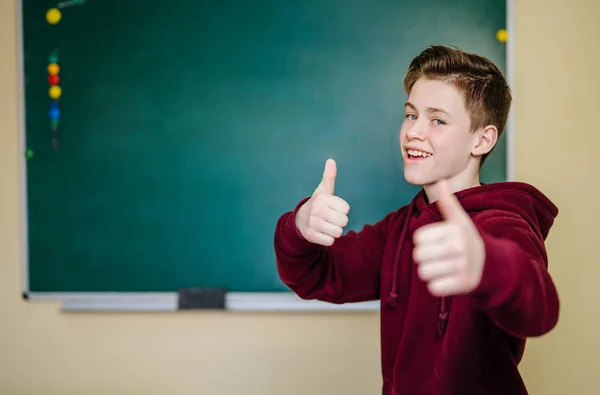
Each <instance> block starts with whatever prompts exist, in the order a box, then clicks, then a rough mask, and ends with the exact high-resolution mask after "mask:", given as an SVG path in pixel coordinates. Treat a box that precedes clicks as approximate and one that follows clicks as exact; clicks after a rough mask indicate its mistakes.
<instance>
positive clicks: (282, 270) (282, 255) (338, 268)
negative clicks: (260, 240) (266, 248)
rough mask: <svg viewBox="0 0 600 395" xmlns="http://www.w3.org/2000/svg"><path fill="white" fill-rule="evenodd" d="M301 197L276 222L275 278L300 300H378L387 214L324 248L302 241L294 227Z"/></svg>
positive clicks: (341, 301) (338, 301)
mask: <svg viewBox="0 0 600 395" xmlns="http://www.w3.org/2000/svg"><path fill="white" fill-rule="evenodd" d="M306 200H308V199H304V200H302V201H301V202H300V203H299V204H298V205H297V206H296V208H295V209H294V211H290V212H288V213H285V214H283V215H282V216H281V217H280V218H279V220H278V222H277V227H276V230H275V240H274V244H275V256H276V260H277V270H278V272H279V276H280V278H281V280H282V281H283V282H284V283H285V284H286V285H287V286H288V287H289V288H290V289H291V290H292V291H294V292H295V293H296V294H297V295H298V296H299V297H301V298H302V299H318V300H321V301H325V302H330V303H347V302H362V301H368V300H376V299H378V298H379V272H380V265H381V260H382V257H383V250H384V245H385V240H386V233H387V223H388V221H389V217H390V214H388V215H387V216H386V217H385V218H384V219H383V220H381V221H380V222H378V223H376V224H375V225H366V226H364V227H363V228H362V230H360V231H359V232H356V231H349V232H347V233H346V234H344V235H343V236H342V237H340V238H338V239H336V240H335V242H334V243H333V245H332V246H330V247H325V246H321V245H318V244H313V243H311V242H309V241H307V240H306V239H305V238H304V237H303V236H302V235H301V234H300V232H299V231H298V229H297V228H296V213H297V211H298V209H299V208H300V207H301V206H302V204H304V203H305V202H306Z"/></svg>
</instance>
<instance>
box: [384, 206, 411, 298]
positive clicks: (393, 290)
mask: <svg viewBox="0 0 600 395" xmlns="http://www.w3.org/2000/svg"><path fill="white" fill-rule="evenodd" d="M415 202H416V199H413V200H412V201H411V202H410V204H409V206H408V208H407V210H406V214H404V219H403V221H404V223H403V224H402V232H400V239H399V241H398V248H397V249H396V258H395V259H394V270H393V274H392V288H391V290H390V294H389V295H388V298H387V305H388V306H389V307H391V308H392V309H394V308H396V304H397V302H398V293H397V292H396V285H397V279H398V266H400V254H401V253H402V246H403V245H404V239H405V238H406V234H407V233H408V227H409V225H410V217H411V215H412V212H413V210H414V207H415Z"/></svg>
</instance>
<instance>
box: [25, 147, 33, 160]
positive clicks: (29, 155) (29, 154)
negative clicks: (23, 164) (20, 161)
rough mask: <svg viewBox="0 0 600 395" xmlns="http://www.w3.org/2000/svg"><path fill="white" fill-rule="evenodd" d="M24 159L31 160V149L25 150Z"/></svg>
mask: <svg viewBox="0 0 600 395" xmlns="http://www.w3.org/2000/svg"><path fill="white" fill-rule="evenodd" d="M25 157H26V158H27V159H31V158H33V150H32V149H31V148H27V149H26V150H25Z"/></svg>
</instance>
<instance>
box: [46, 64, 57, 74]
mask: <svg viewBox="0 0 600 395" xmlns="http://www.w3.org/2000/svg"><path fill="white" fill-rule="evenodd" d="M59 72H60V67H59V66H58V65H57V64H56V63H50V64H49V65H48V74H50V75H57V74H58V73H59Z"/></svg>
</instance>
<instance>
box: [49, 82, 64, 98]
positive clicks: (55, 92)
mask: <svg viewBox="0 0 600 395" xmlns="http://www.w3.org/2000/svg"><path fill="white" fill-rule="evenodd" d="M48 94H49V95H50V97H51V98H53V99H58V98H59V97H60V96H61V95H62V89H60V86H58V85H53V86H51V87H50V90H49V91H48Z"/></svg>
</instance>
